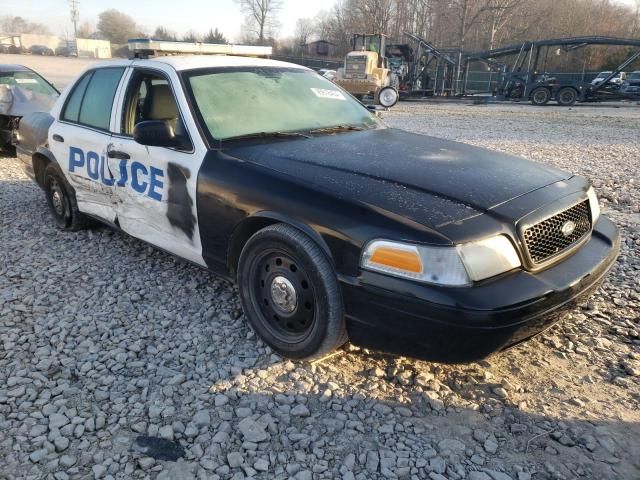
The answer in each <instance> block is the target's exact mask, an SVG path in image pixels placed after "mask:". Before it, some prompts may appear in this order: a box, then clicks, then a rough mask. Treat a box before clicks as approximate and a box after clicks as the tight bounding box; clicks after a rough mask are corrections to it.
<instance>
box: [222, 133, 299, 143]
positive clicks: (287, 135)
mask: <svg viewBox="0 0 640 480" xmlns="http://www.w3.org/2000/svg"><path fill="white" fill-rule="evenodd" d="M292 137H302V138H311V137H310V136H309V135H307V134H306V133H300V132H258V133H247V134H246V135H237V136H235V137H228V138H225V139H223V140H222V141H224V142H226V141H228V140H244V139H247V138H292Z"/></svg>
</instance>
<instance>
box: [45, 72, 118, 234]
mask: <svg viewBox="0 0 640 480" xmlns="http://www.w3.org/2000/svg"><path fill="white" fill-rule="evenodd" d="M124 72H125V67H122V66H120V67H108V68H99V69H95V70H90V71H88V72H87V73H85V74H84V75H83V76H82V77H81V78H80V79H79V80H78V81H77V82H76V84H75V85H74V86H73V88H72V90H71V91H70V93H69V95H67V97H66V100H65V102H64V104H63V106H62V109H61V111H60V114H59V116H58V118H57V121H55V122H54V123H53V124H52V126H51V128H50V129H49V145H50V149H51V151H52V153H53V155H54V157H55V158H56V159H57V161H58V163H59V165H60V168H61V169H62V170H63V172H64V174H65V176H66V177H67V180H68V181H69V183H70V184H71V186H72V187H73V188H74V190H75V192H76V199H77V202H78V208H79V209H80V211H81V212H83V213H87V214H90V215H94V216H96V217H99V218H102V219H104V220H106V221H108V222H112V223H113V221H114V220H115V218H116V212H115V208H114V202H113V191H114V185H115V180H114V178H113V175H112V174H111V172H110V171H109V170H108V165H107V164H106V152H107V145H108V144H109V141H110V140H111V132H110V130H111V126H112V111H113V110H114V108H115V107H114V103H115V100H116V92H117V91H118V86H119V84H120V82H121V81H122V78H123V75H124Z"/></svg>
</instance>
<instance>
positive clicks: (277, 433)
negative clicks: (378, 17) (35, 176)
mask: <svg viewBox="0 0 640 480" xmlns="http://www.w3.org/2000/svg"><path fill="white" fill-rule="evenodd" d="M385 116H386V121H387V123H388V124H390V125H393V126H397V127H400V128H405V129H408V130H412V131H417V132H423V133H427V134H432V135H437V136H443V137H447V138H451V139H456V140H460V141H463V142H468V143H472V144H476V145H482V146H485V147H490V148H494V149H496V150H502V151H505V152H510V153H515V154H519V155H523V156H525V157H528V158H531V159H533V160H537V161H541V162H546V163H551V164H553V165H556V166H559V167H563V168H566V169H569V170H572V171H574V172H577V173H582V174H585V175H588V176H590V177H592V178H593V179H594V181H595V184H596V186H597V187H598V191H599V193H600V195H601V197H602V206H603V209H604V211H605V212H606V213H607V214H609V215H610V216H611V217H612V218H613V219H614V220H615V221H616V223H618V224H619V225H620V226H621V227H622V230H623V235H624V238H623V245H622V254H621V256H620V258H619V261H618V262H617V265H616V266H615V268H614V270H613V272H612V273H611V275H610V277H609V280H608V281H607V282H606V284H605V285H604V286H603V288H601V289H600V290H599V291H598V292H597V293H596V294H595V295H594V296H593V297H592V299H591V301H590V302H589V303H588V304H586V305H584V306H582V307H581V308H578V309H576V310H575V311H573V312H572V313H571V314H570V315H569V316H568V318H567V319H566V320H565V321H564V322H562V323H560V324H558V325H556V326H555V327H553V328H552V329H551V330H549V331H548V332H546V333H545V334H544V335H541V336H539V337H537V338H535V339H533V340H531V341H529V342H527V343H525V344H523V345H520V346H518V347H516V348H514V349H511V350H509V351H507V352H504V353H502V354H499V355H496V356H494V357H491V358H490V359H488V360H487V361H484V362H480V363H476V364H471V365H465V366H444V365H437V364H432V363H427V362H421V361H414V360H411V359H407V358H402V357H391V356H386V355H382V354H379V353H375V352H368V351H363V350H359V349H356V348H350V347H346V348H345V349H344V350H343V351H341V352H339V353H338V354H337V355H335V356H332V357H329V358H327V359H324V360H322V361H320V362H316V363H314V364H307V363H291V362H288V361H283V360H282V359H281V358H279V357H278V356H276V355H274V354H272V353H271V352H269V351H268V349H266V348H265V347H264V346H263V345H262V344H261V343H260V342H259V341H257V340H256V338H255V336H254V335H253V333H252V332H251V331H250V330H249V328H248V327H247V324H246V322H245V320H244V318H243V316H242V313H241V309H240V304H239V300H238V295H237V291H236V289H235V288H234V287H232V286H231V285H230V284H228V283H225V282H223V281H221V280H218V279H216V278H215V277H214V276H212V275H210V274H208V273H207V272H204V271H202V270H199V269H196V268H194V267H192V266H188V265H186V264H184V263H182V262H180V261H178V260H176V259H174V258H172V257H170V256H168V255H166V254H164V253H161V252H158V251H156V250H154V249H152V248H150V247H148V246H147V245H145V244H143V243H141V242H139V241H136V240H133V239H131V238H128V237H126V236H125V235H123V234H120V233H115V232H112V231H110V230H108V229H106V228H98V229H96V230H92V231H88V232H80V233H74V234H68V233H61V232H59V231H57V230H56V229H55V228H54V227H53V222H52V221H51V220H50V218H49V214H48V212H47V209H46V204H45V200H44V197H43V194H42V193H41V192H40V190H39V189H38V188H37V187H36V186H35V185H34V184H32V183H30V182H29V181H28V180H27V178H26V177H25V175H24V174H23V173H22V171H21V169H20V168H19V165H18V163H17V161H15V160H13V159H7V158H5V159H0V162H1V163H0V225H1V228H0V340H1V342H2V343H1V345H2V348H0V478H5V477H6V478H33V479H38V478H55V479H59V480H62V479H67V478H119V479H120V478H159V479H168V478H176V479H190V478H210V479H228V478H232V479H241V478H246V477H255V478H265V479H266V478H277V479H286V478H293V479H296V480H305V479H308V480H310V479H334V478H342V479H344V480H348V479H354V478H356V479H362V480H365V479H377V478H411V479H430V480H443V479H449V480H456V479H469V480H509V479H511V480H527V479H574V478H585V479H624V480H633V479H639V478H640V412H639V406H640V405H639V404H640V385H639V383H640V382H639V378H640V351H639V349H638V346H639V345H640V317H639V311H640V309H639V308H638V307H639V303H640V282H639V280H638V272H639V270H640V254H639V253H640V231H639V230H640V213H639V212H640V193H639V191H638V188H637V186H636V184H635V182H636V181H637V179H638V178H640V175H639V171H638V170H639V168H640V167H639V166H640V146H639V144H638V138H640V108H638V107H635V106H627V107H624V108H609V107H579V108H573V109H558V108H554V107H548V108H541V109H534V108H532V107H528V106H524V105H514V106H494V105H492V106H465V105H450V104H444V105H442V104H431V103H428V104H417V103H416V104H406V103H403V104H400V105H399V106H398V107H397V108H395V109H394V110H393V112H391V113H388V114H386V115H385Z"/></svg>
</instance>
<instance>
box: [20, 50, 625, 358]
mask: <svg viewBox="0 0 640 480" xmlns="http://www.w3.org/2000/svg"><path fill="white" fill-rule="evenodd" d="M17 148H18V154H19V157H20V158H21V159H22V161H23V162H24V164H25V166H26V170H27V172H28V173H29V174H30V175H31V176H32V177H33V178H34V179H35V181H37V182H38V184H39V185H40V186H41V187H42V188H43V189H44V191H45V192H46V198H47V202H48V204H49V206H50V209H51V212H52V214H53V218H54V219H55V222H56V223H57V225H58V226H59V227H60V228H61V229H65V230H76V229H80V228H83V227H85V226H87V224H88V222H89V220H99V221H100V222H102V223H104V224H107V225H110V226H112V227H114V228H117V229H120V230H122V231H124V232H126V233H128V234H130V235H132V236H134V237H136V238H139V239H140V240H143V241H145V242H148V243H150V244H152V245H154V246H156V247H158V248H160V249H163V250H165V251H167V252H170V253H172V254H174V255H177V256H178V257H181V258H183V259H185V260H188V261H190V262H192V263H194V264H197V265H200V266H202V267H204V268H206V269H209V270H211V271H213V272H215V273H218V274H220V275H223V276H225V277H227V278H230V279H233V280H235V281H236V282H237V283H238V285H239V290H240V295H241V301H242V304H243V307H244V311H245V313H246V317H247V319H248V321H249V322H250V324H251V325H252V327H253V328H254V329H255V331H256V332H257V333H258V334H259V336H260V337H261V338H262V339H263V340H264V341H265V342H266V343H267V344H268V345H270V346H271V347H272V348H273V349H274V350H275V351H277V352H279V353H281V354H282V355H284V356H286V357H290V358H298V359H303V358H312V357H318V356H321V355H324V354H326V353H328V352H330V351H332V350H334V349H336V348H337V347H339V346H340V345H342V344H343V343H345V342H346V341H347V340H349V341H351V342H352V343H354V344H357V345H362V346H366V347H370V348H375V349H381V350H385V351H389V352H396V353H401V354H407V355H411V356H414V357H420V358H425V359H431V360H436V361H443V362H466V361H474V360H478V359H480V358H483V357H485V356H487V355H488V354H490V353H492V352H495V351H498V350H501V349H504V348H507V347H508V346H511V345H514V344H516V343H518V342H520V341H522V340H525V339H527V338H529V337H531V336H533V335H535V334H537V333H539V332H541V331H543V330H544V329H545V328H547V327H548V326H550V325H551V324H552V323H553V322H555V321H556V320H558V319H559V318H560V317H561V314H562V313H563V312H565V311H566V310H567V309H570V308H572V307H574V306H575V305H576V304H577V303H578V302H580V301H582V300H583V299H584V297H585V295H587V294H588V293H590V292H592V291H593V290H594V289H595V288H596V287H597V286H598V285H600V283H601V281H602V280H603V278H604V277H605V275H606V273H607V272H608V270H609V269H610V268H611V266H612V265H613V263H614V262H615V259H616V257H617V254H618V250H619V235H618V229H617V228H616V226H615V225H614V224H613V223H612V222H611V221H610V220H609V219H607V218H606V217H605V216H603V215H600V210H599V207H598V200H597V198H596V195H595V193H594V190H593V188H592V187H591V185H590V183H589V181H588V180H587V179H585V178H583V177H580V176H575V175H572V174H570V173H566V172H563V171H560V170H557V169H554V168H551V167H548V166H544V165H540V164H536V163H532V162H529V161H526V160H523V159H521V158H516V157H512V156H508V155H504V154H501V153H497V152H492V151H488V150H484V149H479V148H475V147H471V146H468V145H463V144H459V143H454V142H450V141H444V140H440V139H437V138H432V137H426V136H422V135H416V134H413V133H408V132H404V131H401V130H396V129H391V128H386V127H385V126H384V125H383V124H382V123H381V122H380V121H379V120H378V119H377V118H376V116H375V115H374V114H372V113H371V112H370V111H369V110H367V109H366V108H365V107H363V106H362V104H360V103H359V102H358V101H357V100H355V99H354V98H353V97H351V96H350V95H349V94H348V93H346V92H345V91H343V90H342V89H341V88H340V87H338V86H336V85H335V84H333V83H332V82H330V81H328V80H326V79H324V78H322V77H321V76H319V75H317V74H316V73H314V72H312V71H311V70H308V69H306V68H304V67H300V66H297V65H292V64H287V63H281V62H276V61H271V60H265V59H256V58H246V57H234V56H166V57H156V58H153V59H136V60H129V61H112V62H108V63H102V64H98V65H95V66H92V67H90V69H89V70H87V71H86V72H85V73H84V74H82V75H81V76H80V77H79V78H78V79H77V80H76V81H75V83H73V85H71V86H70V87H69V88H67V89H66V90H65V92H64V93H63V94H62V95H61V97H60V99H59V101H58V102H57V104H56V105H55V107H54V108H53V110H52V111H51V112H50V114H39V115H32V116H28V117H25V118H24V119H23V121H22V122H21V124H20V131H19V137H18V145H17Z"/></svg>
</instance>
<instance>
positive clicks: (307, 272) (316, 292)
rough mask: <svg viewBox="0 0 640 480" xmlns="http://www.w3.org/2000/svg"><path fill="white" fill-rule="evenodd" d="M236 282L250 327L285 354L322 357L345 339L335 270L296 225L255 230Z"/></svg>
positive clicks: (280, 225)
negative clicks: (294, 226)
mask: <svg viewBox="0 0 640 480" xmlns="http://www.w3.org/2000/svg"><path fill="white" fill-rule="evenodd" d="M283 278H284V279H285V280H286V281H285V280H282V279H283ZM238 286H239V289H240V299H241V301H242V306H243V309H244V312H245V315H246V317H247V319H248V320H249V323H250V324H251V326H252V328H253V329H254V331H255V332H256V333H257V334H258V336H259V337H260V338H261V339H262V340H263V341H264V342H265V343H266V344H267V345H269V347H271V348H272V349H273V350H274V351H276V352H277V353H279V354H280V355H282V356H283V357H287V358H291V359H296V360H303V359H304V360H308V359H312V358H318V357H322V356H324V355H326V354H328V353H329V352H331V351H333V350H335V349H336V348H338V347H339V346H341V345H342V344H344V343H345V342H346V341H347V331H346V327H345V320H344V309H343V305H342V293H341V291H340V286H339V284H338V279H337V277H336V273H335V271H334V269H333V267H332V265H331V263H330V261H329V259H328V258H327V256H326V255H325V254H324V252H323V251H322V250H321V249H320V247H319V246H318V245H317V244H316V243H315V242H314V241H313V240H312V239H311V238H309V237H308V236H307V235H305V234H304V233H302V232H301V231H299V230H298V229H296V228H293V227H291V226H289V225H285V224H281V223H279V224H275V225H271V226H269V227H266V228H264V229H262V230H260V231H258V232H257V233H255V234H254V235H253V236H252V237H251V238H250V239H249V241H248V242H247V243H246V245H245V246H244V248H243V249H242V253H241V254H240V260H239V262H238ZM290 293H293V295H290Z"/></svg>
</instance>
